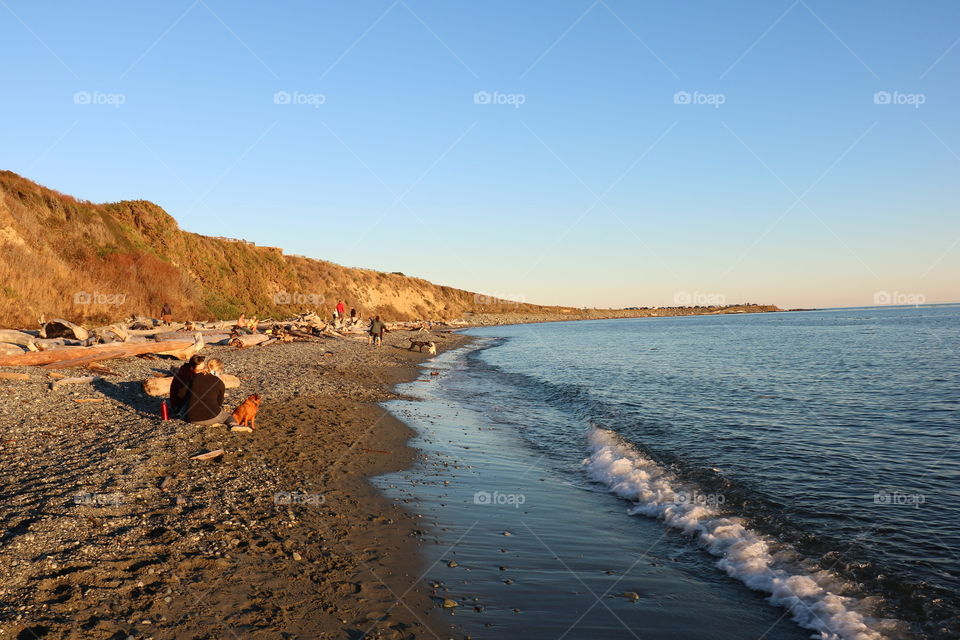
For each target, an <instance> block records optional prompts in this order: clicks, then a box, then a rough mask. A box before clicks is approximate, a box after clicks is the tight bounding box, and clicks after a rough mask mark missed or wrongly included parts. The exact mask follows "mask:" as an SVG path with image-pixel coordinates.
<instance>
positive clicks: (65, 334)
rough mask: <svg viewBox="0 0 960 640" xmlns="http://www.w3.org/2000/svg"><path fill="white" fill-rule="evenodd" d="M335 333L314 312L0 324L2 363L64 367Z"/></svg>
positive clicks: (186, 355) (337, 334)
mask: <svg viewBox="0 0 960 640" xmlns="http://www.w3.org/2000/svg"><path fill="white" fill-rule="evenodd" d="M336 337H344V335H343V334H342V333H340V332H337V331H335V330H333V329H332V328H331V326H330V325H328V324H327V323H326V322H324V321H323V320H321V319H320V318H319V316H317V315H316V314H313V313H309V314H301V315H299V316H297V317H295V318H291V319H290V320H285V321H274V320H263V321H257V320H256V319H254V320H251V321H247V320H243V319H240V320H237V321H230V320H227V321H219V322H207V323H200V322H187V323H183V324H177V325H167V326H164V325H162V324H161V322H160V321H159V320H157V319H154V318H143V317H134V318H131V319H129V320H128V321H127V322H124V323H117V324H112V325H109V326H104V327H97V328H94V329H86V328H85V327H82V326H80V325H78V324H75V323H73V322H70V321H69V320H64V319H62V318H55V319H53V320H49V321H45V320H43V319H42V318H41V319H40V328H39V329H37V330H32V331H31V330H25V331H18V330H13V329H0V366H41V367H43V368H47V369H63V368H69V367H84V366H89V365H91V364H92V363H96V362H100V361H103V360H111V359H115V358H126V357H131V356H148V355H161V356H173V357H175V358H178V359H180V360H187V359H189V358H190V357H191V356H192V355H194V354H196V353H198V352H199V351H200V350H201V349H203V347H204V346H205V345H230V346H233V347H236V348H239V349H243V348H248V347H253V346H261V347H262V346H267V345H270V344H274V343H278V342H293V341H304V340H323V339H325V338H336Z"/></svg>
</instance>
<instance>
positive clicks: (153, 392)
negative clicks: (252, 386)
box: [142, 373, 240, 397]
mask: <svg viewBox="0 0 960 640" xmlns="http://www.w3.org/2000/svg"><path fill="white" fill-rule="evenodd" d="M160 375H163V374H160ZM220 380H222V381H223V386H224V387H226V388H227V389H236V388H237V387H239V386H240V378H238V377H237V376H232V375H230V374H229V373H225V374H223V375H221V376H220ZM172 382H173V376H163V377H153V378H147V379H146V380H144V381H143V383H142V386H143V392H144V393H146V394H147V395H148V396H155V397H160V396H168V395H170V384H171V383H172Z"/></svg>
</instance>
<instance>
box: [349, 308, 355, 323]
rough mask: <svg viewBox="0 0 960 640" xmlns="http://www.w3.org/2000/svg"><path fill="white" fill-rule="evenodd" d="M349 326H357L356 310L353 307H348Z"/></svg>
mask: <svg viewBox="0 0 960 640" xmlns="http://www.w3.org/2000/svg"><path fill="white" fill-rule="evenodd" d="M350 324H357V310H356V308H355V307H350Z"/></svg>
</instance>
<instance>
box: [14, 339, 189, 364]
mask: <svg viewBox="0 0 960 640" xmlns="http://www.w3.org/2000/svg"><path fill="white" fill-rule="evenodd" d="M190 346H191V343H190V342H188V341H168V342H143V343H135V344H122V345H113V344H106V345H94V346H92V347H64V348H63V349H48V350H47V351H37V352H34V353H21V354H19V355H9V356H0V366H4V367H19V366H33V365H46V366H47V367H48V368H51V369H52V368H58V367H61V366H82V365H87V364H89V363H91V362H97V361H98V360H109V359H111V358H125V357H127V356H138V355H142V354H145V353H164V352H166V351H176V350H178V349H186V348H188V347H190ZM66 363H70V364H66ZM54 365H56V366H54Z"/></svg>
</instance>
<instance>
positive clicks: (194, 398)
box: [187, 358, 233, 426]
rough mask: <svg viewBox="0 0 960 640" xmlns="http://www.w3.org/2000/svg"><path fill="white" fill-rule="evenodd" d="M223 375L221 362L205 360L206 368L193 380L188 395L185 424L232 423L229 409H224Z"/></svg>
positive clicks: (211, 359) (212, 359)
mask: <svg viewBox="0 0 960 640" xmlns="http://www.w3.org/2000/svg"><path fill="white" fill-rule="evenodd" d="M221 375H223V361H222V360H220V359H219V358H210V359H209V360H207V366H206V369H205V370H204V371H201V372H200V373H198V374H197V375H196V376H194V378H193V382H191V383H190V393H189V394H188V396H189V399H188V404H187V422H191V423H193V424H201V425H214V424H225V425H228V426H229V425H230V424H232V423H233V415H232V413H233V412H232V411H230V409H224V407H223V396H224V393H225V392H226V387H225V386H224V384H223V380H221V379H220V376H221Z"/></svg>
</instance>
